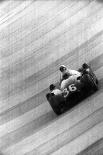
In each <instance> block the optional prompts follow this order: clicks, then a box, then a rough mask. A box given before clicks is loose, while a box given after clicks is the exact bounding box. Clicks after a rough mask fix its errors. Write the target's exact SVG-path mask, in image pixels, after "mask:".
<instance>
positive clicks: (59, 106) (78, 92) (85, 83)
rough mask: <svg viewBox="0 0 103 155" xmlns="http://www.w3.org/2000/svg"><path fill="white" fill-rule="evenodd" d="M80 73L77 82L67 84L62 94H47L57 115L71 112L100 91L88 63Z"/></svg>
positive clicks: (80, 69)
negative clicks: (78, 104) (82, 101)
mask: <svg viewBox="0 0 103 155" xmlns="http://www.w3.org/2000/svg"><path fill="white" fill-rule="evenodd" d="M78 71H79V72H81V76H79V77H77V79H76V82H74V83H71V84H70V83H67V84H66V85H65V88H64V89H63V90H62V91H61V94H58V95H55V94H53V93H47V94H46V98H47V100H48V102H49V103H50V105H51V107H52V109H53V111H54V112H55V113H56V114H57V115H60V114H62V113H64V112H65V111H67V110H69V109H70V108H72V107H73V106H75V105H76V104H77V103H79V102H80V101H81V100H83V99H84V98H86V97H87V96H89V95H90V94H92V93H93V92H95V91H97V90H98V79H97V77H96V75H95V74H94V73H93V71H92V69H91V67H90V66H89V65H88V64H87V63H84V64H83V65H82V67H81V68H79V69H78Z"/></svg>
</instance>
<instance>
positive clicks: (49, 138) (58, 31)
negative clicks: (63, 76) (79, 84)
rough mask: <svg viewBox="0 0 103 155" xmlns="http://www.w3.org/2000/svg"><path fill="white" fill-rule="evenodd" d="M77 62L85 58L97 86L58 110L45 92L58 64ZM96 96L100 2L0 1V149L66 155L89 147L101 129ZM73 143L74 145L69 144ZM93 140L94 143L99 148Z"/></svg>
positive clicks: (100, 96)
mask: <svg viewBox="0 0 103 155" xmlns="http://www.w3.org/2000/svg"><path fill="white" fill-rule="evenodd" d="M83 62H87V63H89V64H90V65H91V66H92V68H93V70H94V72H95V73H96V75H97V77H98V79H99V81H100V82H99V88H100V89H99V91H98V92H97V93H95V94H94V95H92V96H90V97H89V98H87V99H86V100H84V101H83V102H81V103H80V104H79V105H78V106H75V107H74V108H73V109H71V110H70V111H68V112H67V113H65V114H63V115H62V116H60V117H57V116H56V115H55V114H54V113H53V111H52V109H51V107H50V105H49V104H48V102H47V101H46V98H45V94H46V93H47V92H48V86H49V84H51V83H55V82H57V81H58V80H59V71H58V68H59V66H60V64H64V65H67V66H68V67H70V68H73V69H78V68H79V67H80V66H81V64H82V63H83ZM102 103H103V2H102V1H99V0H73V1H72V0H49V1H47V0H23V1H19V0H16V1H7V0H5V1H1V2H0V151H1V153H2V154H4V155H24V154H26V155H42V154H43V155H46V154H50V153H52V154H58V155H60V154H67V155H68V152H69V155H72V154H77V153H80V152H81V151H83V150H85V151H86V152H89V151H88V150H86V148H87V147H88V146H89V145H88V144H90V145H91V144H93V143H95V142H96V141H97V140H99V139H101V138H102V136H103V134H102V132H101V129H100V128H102V127H103V123H102V121H103V104H102ZM97 130H98V132H101V134H100V136H97V134H98V132H96V131H97ZM92 133H93V135H92ZM94 135H95V136H94ZM92 136H94V137H96V138H94V139H92ZM87 141H89V143H88V144H87ZM78 142H80V144H81V145H80V146H81V147H79V149H77V148H78ZM83 142H84V145H82V143H83ZM101 143H102V141H101ZM101 143H100V144H101ZM96 144H97V143H96ZM72 146H75V148H74V150H73V151H74V152H73V151H71V148H72ZM93 146H94V147H91V149H93V150H96V151H98V150H100V151H102V150H103V149H102V148H100V149H99V147H98V149H94V148H96V147H95V146H97V145H95V144H94V145H93ZM99 146H100V147H101V145H99ZM70 147H71V148H70ZM96 151H95V152H96ZM83 153H84V152H83ZM96 153H97V154H98V152H96Z"/></svg>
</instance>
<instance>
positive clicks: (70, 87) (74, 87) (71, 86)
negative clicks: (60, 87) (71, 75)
mask: <svg viewBox="0 0 103 155" xmlns="http://www.w3.org/2000/svg"><path fill="white" fill-rule="evenodd" d="M68 88H69V90H70V91H71V92H73V91H76V90H77V88H76V86H75V85H74V84H71V85H69V87H68Z"/></svg>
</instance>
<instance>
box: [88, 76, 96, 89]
mask: <svg viewBox="0 0 103 155" xmlns="http://www.w3.org/2000/svg"><path fill="white" fill-rule="evenodd" d="M88 80H89V84H90V87H91V89H92V90H93V91H97V90H98V80H97V79H94V78H93V77H92V76H90V75H88Z"/></svg>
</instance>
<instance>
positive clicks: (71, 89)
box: [63, 84, 77, 98]
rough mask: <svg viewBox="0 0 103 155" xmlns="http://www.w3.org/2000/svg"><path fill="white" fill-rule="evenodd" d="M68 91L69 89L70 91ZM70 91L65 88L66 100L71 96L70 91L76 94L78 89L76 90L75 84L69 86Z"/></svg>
mask: <svg viewBox="0 0 103 155" xmlns="http://www.w3.org/2000/svg"><path fill="white" fill-rule="evenodd" d="M68 89H69V90H68ZM68 89H67V88H65V89H64V90H63V96H64V98H66V97H67V96H68V94H69V92H70V91H71V92H74V91H76V90H77V88H76V86H75V85H74V84H71V85H69V86H68Z"/></svg>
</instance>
